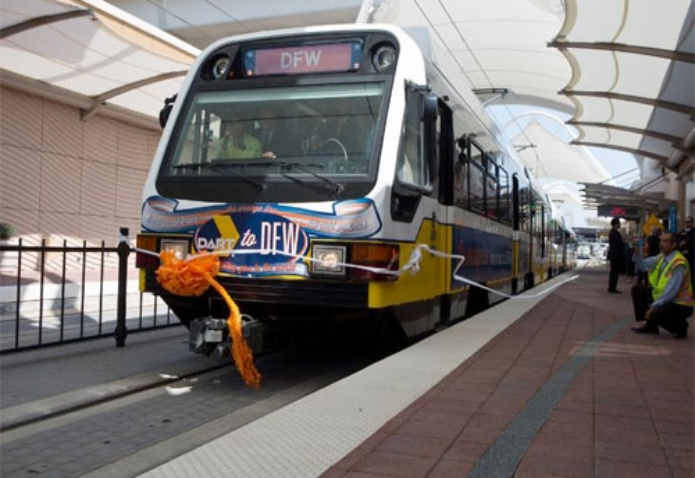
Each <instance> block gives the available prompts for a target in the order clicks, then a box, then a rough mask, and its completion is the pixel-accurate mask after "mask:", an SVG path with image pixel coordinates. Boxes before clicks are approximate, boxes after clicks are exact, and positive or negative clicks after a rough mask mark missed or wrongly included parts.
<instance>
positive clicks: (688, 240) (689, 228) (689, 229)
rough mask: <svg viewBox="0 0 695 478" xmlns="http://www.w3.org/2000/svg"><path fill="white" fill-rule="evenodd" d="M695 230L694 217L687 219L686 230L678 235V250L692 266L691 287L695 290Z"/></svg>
mask: <svg viewBox="0 0 695 478" xmlns="http://www.w3.org/2000/svg"><path fill="white" fill-rule="evenodd" d="M694 235H695V228H693V216H688V217H686V218H685V229H683V230H682V231H681V232H680V233H679V234H678V250H679V251H680V252H681V254H683V256H684V257H685V259H686V260H687V261H688V265H689V266H690V286H691V287H692V288H693V289H695V274H694V273H693V270H695V251H694V250H693V249H694V248H695V237H693V236H694Z"/></svg>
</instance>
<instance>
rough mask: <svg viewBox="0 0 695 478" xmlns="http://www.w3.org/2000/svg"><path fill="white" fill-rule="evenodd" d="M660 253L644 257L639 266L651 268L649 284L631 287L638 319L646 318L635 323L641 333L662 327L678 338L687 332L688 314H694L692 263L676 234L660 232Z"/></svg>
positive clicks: (652, 331)
mask: <svg viewBox="0 0 695 478" xmlns="http://www.w3.org/2000/svg"><path fill="white" fill-rule="evenodd" d="M660 246H661V254H659V255H657V256H654V257H648V258H646V259H642V257H641V256H639V255H638V256H637V258H638V267H639V268H640V269H642V270H644V271H649V286H644V285H640V284H637V285H635V286H634V287H633V288H632V305H633V306H634V309H635V320H637V321H646V322H645V324H644V325H642V326H640V327H633V328H632V330H634V331H635V332H636V333H639V334H658V333H659V327H662V328H664V329H666V330H668V331H669V332H670V333H671V334H672V335H673V336H674V337H675V338H677V339H684V338H686V337H687V336H688V321H687V319H688V317H690V316H691V315H692V314H693V303H694V302H693V288H692V284H691V281H690V275H691V271H690V266H689V265H688V262H687V261H686V260H685V257H683V254H681V253H680V252H679V251H678V249H677V242H676V236H675V235H674V234H673V233H671V232H664V233H663V234H661V242H660Z"/></svg>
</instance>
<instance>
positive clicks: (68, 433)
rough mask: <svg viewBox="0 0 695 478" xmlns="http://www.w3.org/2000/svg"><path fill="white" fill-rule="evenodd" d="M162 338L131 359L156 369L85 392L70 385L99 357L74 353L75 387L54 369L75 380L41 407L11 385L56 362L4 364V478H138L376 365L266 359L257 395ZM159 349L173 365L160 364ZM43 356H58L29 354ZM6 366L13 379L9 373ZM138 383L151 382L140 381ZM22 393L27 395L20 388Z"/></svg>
mask: <svg viewBox="0 0 695 478" xmlns="http://www.w3.org/2000/svg"><path fill="white" fill-rule="evenodd" d="M167 334H168V338H167V341H168V342H172V341H173V343H172V344H169V345H170V346H171V347H170V348H166V347H164V346H153V347H152V349H151V352H150V356H149V358H148V355H147V353H144V352H143V350H140V349H136V348H137V347H135V348H134V349H133V354H140V355H141V356H140V357H137V358H135V359H134V360H135V361H139V362H138V363H141V364H143V366H144V365H146V361H147V360H151V361H152V362H157V366H156V367H155V369H153V370H147V371H145V372H143V371H142V369H137V367H136V369H134V370H132V373H131V374H130V375H128V376H125V377H122V378H120V379H118V380H109V379H110V378H113V377H112V376H111V375H110V374H109V370H107V369H105V370H104V372H103V376H104V380H102V381H100V382H99V383H92V384H91V385H89V386H82V385H84V384H83V383H82V382H81V381H80V380H79V379H78V378H77V377H76V376H78V375H81V374H85V375H86V376H91V377H94V376H99V363H98V362H99V358H100V355H104V354H100V353H99V349H98V347H95V346H94V345H90V346H89V347H91V349H90V350H88V351H86V352H84V353H83V354H77V355H78V357H76V358H79V359H80V361H79V362H73V363H79V364H81V365H79V367H77V366H73V369H74V370H72V374H74V376H73V377H72V379H71V378H70V377H71V371H70V370H62V371H61V370H59V365H60V364H56V366H57V367H58V368H56V369H55V370H54V372H53V373H54V375H55V374H59V375H62V381H70V380H72V381H73V382H74V383H75V384H76V387H75V388H73V389H72V390H69V391H65V392H64V393H59V394H51V393H50V392H45V393H44V394H45V395H46V396H44V397H41V393H38V391H37V393H36V396H37V397H40V398H37V399H36V400H32V401H28V402H23V403H15V402H18V398H17V397H18V396H19V394H20V390H21V389H22V387H19V386H14V385H13V384H12V381H13V380H18V378H17V376H18V375H17V373H19V372H21V371H22V370H23V368H24V367H27V370H30V369H31V367H32V366H33V368H34V369H40V368H42V367H44V368H45V367H48V366H49V365H51V364H52V363H53V362H54V361H58V362H60V360H59V359H57V358H55V360H54V361H52V360H50V358H46V357H44V359H46V360H48V361H49V364H45V365H44V364H43V361H40V360H39V361H37V360H31V359H29V358H28V355H29V353H27V354H24V355H25V357H24V359H22V360H20V359H17V358H15V357H9V358H11V359H13V360H15V361H18V362H19V363H15V364H12V363H9V364H8V363H5V362H3V364H2V367H3V368H2V372H3V382H4V383H3V401H2V404H3V410H2V415H3V422H2V428H3V430H2V438H1V439H0V455H1V456H2V464H0V472H1V474H2V476H3V477H13V478H14V477H23V476H34V475H37V474H42V475H47V476H51V477H63V476H64V477H76V476H94V477H96V476H99V477H103V476H114V477H115V476H136V475H138V474H140V473H142V472H145V471H147V470H149V469H151V468H153V467H155V466H158V465H160V464H162V463H164V462H166V461H168V460H170V459H172V458H174V457H176V456H178V455H180V454H181V453H185V452H187V451H190V450H192V449H194V448H196V447H198V446H200V445H202V444H204V443H207V442H208V441H210V440H212V439H214V438H217V437H219V436H221V435H223V434H226V433H229V432H231V431H232V430H234V429H236V428H238V427H241V426H243V425H245V424H247V423H249V422H251V421H253V420H256V419H258V418H260V417H262V416H264V415H265V414H268V413H271V412H272V411H274V410H277V409H278V408H281V407H283V406H285V405H287V404H289V403H292V402H293V401H294V400H297V399H299V398H301V397H303V396H305V395H307V394H310V393H312V392H314V391H316V390H318V389H320V388H322V387H324V386H326V385H328V384H330V383H332V382H333V381H336V380H339V379H340V378H342V377H345V376H347V375H349V374H351V373H354V372H355V371H357V370H359V369H361V368H363V367H365V366H367V365H369V364H370V363H373V362H374V361H376V360H378V359H379V358H380V357H379V356H376V355H374V354H364V353H359V352H354V353H351V352H349V348H348V347H345V348H343V349H342V350H339V348H338V349H337V348H336V347H331V346H328V347H326V348H324V349H322V350H312V351H296V350H295V351H293V350H286V351H280V352H276V353H272V354H268V355H265V356H261V357H258V358H257V360H256V364H257V366H258V368H259V370H260V372H261V374H262V375H263V383H262V386H261V389H260V390H258V391H254V390H251V389H249V388H248V387H246V386H245V385H244V383H243V381H242V380H241V378H240V377H239V375H238V373H237V371H236V369H235V368H234V366H233V364H232V363H231V361H230V360H228V359H227V360H219V361H212V360H209V359H208V361H207V362H205V361H200V360H197V357H195V356H191V355H187V352H186V350H185V348H183V347H181V343H180V337H178V335H171V334H172V332H167ZM152 343H154V341H153V342H152ZM144 350H146V349H144ZM163 350H166V354H168V355H169V356H170V358H171V360H170V361H167V360H163V359H162V357H161V356H159V357H157V356H158V355H159V354H161V353H162V351H163ZM336 350H338V351H337V352H336ZM174 351H177V353H174ZM41 353H43V354H47V353H50V354H58V353H59V352H58V351H56V350H52V351H36V352H31V354H36V355H37V356H38V354H41ZM56 357H57V355H56ZM188 361H193V362H195V363H196V364H202V366H198V367H197V368H195V369H194V370H191V368H190V367H189V368H188V369H186V370H184V368H182V367H181V364H182V363H187V362H188ZM89 362H92V363H91V364H90V363H89ZM39 363H41V366H39V365H38V364H39ZM206 364H207V365H206ZM13 365H14V367H18V368H19V369H20V370H19V371H18V372H17V371H14V372H13V371H11V370H13ZM112 365H113V364H112ZM111 368H113V366H111ZM86 369H89V370H86ZM166 370H171V371H172V372H171V373H166V372H165V371H166ZM176 370H179V371H182V372H181V373H177V372H176ZM46 373H47V374H48V372H46ZM145 375H147V376H149V377H150V380H149V381H144V380H142V379H143V376H145ZM152 375H156V378H154V379H152ZM41 377H42V373H39V372H37V376H36V378H37V381H36V385H37V386H50V383H45V382H46V380H45V379H44V380H41ZM24 379H25V380H27V379H26V377H25V378H24ZM53 380H56V381H58V380H61V378H60V377H53ZM42 382H44V383H43V384H42ZM5 384H8V387H5ZM24 393H25V394H27V395H29V392H28V391H27V390H26V386H25V389H24ZM13 394H14V396H13ZM20 410H21V411H23V413H19V411H20ZM13 413H14V417H15V418H14V420H13V419H12V417H13Z"/></svg>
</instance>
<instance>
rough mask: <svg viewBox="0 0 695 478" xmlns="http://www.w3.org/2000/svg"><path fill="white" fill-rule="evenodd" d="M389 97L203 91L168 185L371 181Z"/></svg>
mask: <svg viewBox="0 0 695 478" xmlns="http://www.w3.org/2000/svg"><path fill="white" fill-rule="evenodd" d="M383 96H384V84H383V83H382V82H373V83H342V84H320V85H307V86H297V85H294V86H291V87H276V88H254V89H232V90H225V91H212V92H210V91H207V92H205V91H203V92H198V93H196V94H195V96H194V97H193V98H191V100H190V103H189V105H190V106H188V111H187V112H186V113H185V121H184V122H183V123H182V124H179V125H177V128H176V130H177V131H179V132H178V133H175V134H174V135H173V137H174V138H177V139H178V140H177V141H175V143H174V144H172V145H170V148H169V150H168V151H169V154H170V155H171V156H170V160H169V161H165V162H164V164H163V169H162V171H160V179H161V178H169V179H171V180H173V181H181V180H184V181H185V179H186V178H188V179H191V180H193V179H195V184H197V185H199V186H201V185H204V184H205V183H206V181H207V182H209V183H210V185H214V184H219V182H220V181H225V182H238V183H241V184H245V185H246V186H248V185H249V184H250V185H252V186H253V185H254V184H255V185H265V186H264V187H266V186H272V183H278V184H282V183H288V182H292V183H293V184H294V187H295V188H296V186H297V182H300V183H302V184H312V183H318V184H320V185H322V186H326V185H329V186H330V185H335V186H336V188H338V187H339V186H340V185H342V184H344V183H346V182H347V183H349V182H351V181H352V182H354V181H355V180H356V179H357V178H359V177H360V176H361V177H362V178H363V179H362V182H364V181H366V180H367V179H366V178H367V177H368V176H369V175H370V174H373V172H374V171H375V170H376V167H375V165H374V164H372V163H373V162H374V161H373V158H374V154H373V153H374V150H375V137H377V134H376V133H377V125H378V118H379V113H380V109H381V107H382V99H383ZM213 189H215V188H214V187H213ZM227 192H229V189H227ZM178 196H179V197H181V195H178ZM208 196H209V195H208ZM191 199H197V198H196V197H191ZM207 199H216V200H225V201H226V200H228V199H229V198H228V197H225V198H223V197H217V198H210V197H208V198H207ZM268 199H270V198H268Z"/></svg>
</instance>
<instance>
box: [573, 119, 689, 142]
mask: <svg viewBox="0 0 695 478" xmlns="http://www.w3.org/2000/svg"><path fill="white" fill-rule="evenodd" d="M565 123H566V124H568V125H570V126H585V127H588V128H607V129H614V130H617V131H625V132H626V133H634V134H637V135H641V136H649V137H650V138H656V139H660V140H663V141H668V142H669V143H672V144H674V145H675V144H678V143H680V142H681V139H682V138H679V137H678V136H672V135H670V134H666V133H660V132H658V131H650V130H648V129H641V128H634V127H632V126H623V125H619V124H613V123H600V122H593V121H573V120H569V121H565Z"/></svg>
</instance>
